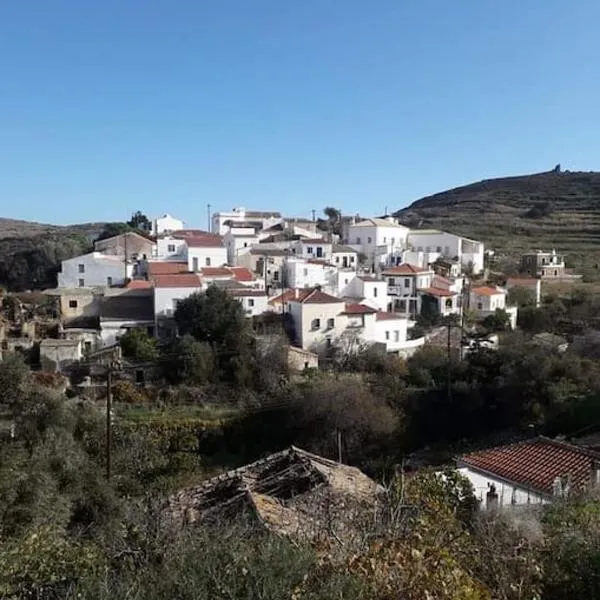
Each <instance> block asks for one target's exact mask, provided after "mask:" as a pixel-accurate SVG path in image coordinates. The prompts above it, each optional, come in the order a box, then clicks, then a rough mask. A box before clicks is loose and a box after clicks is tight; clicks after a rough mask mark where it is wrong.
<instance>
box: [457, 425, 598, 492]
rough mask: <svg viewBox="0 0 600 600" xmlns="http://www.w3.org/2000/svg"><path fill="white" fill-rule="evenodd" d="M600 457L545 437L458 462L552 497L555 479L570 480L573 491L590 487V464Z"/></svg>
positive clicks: (487, 451) (472, 456) (488, 451)
mask: <svg viewBox="0 0 600 600" xmlns="http://www.w3.org/2000/svg"><path fill="white" fill-rule="evenodd" d="M597 460H600V454H599V453H597V452H592V451H590V450H587V449H584V448H581V447H580V446H573V445H572V444H567V443H565V442H559V441H556V440H551V439H548V438H544V437H538V438H534V439H531V440H526V441H524V442H518V443H516V444H510V445H508V446H500V447H498V448H490V449H489V450H482V451H479V452H473V453H472V454H468V455H466V456H463V457H462V458H461V459H460V460H459V466H467V467H470V468H473V469H477V470H479V471H482V472H485V473H489V474H490V475H493V476H495V477H498V478H499V479H505V480H506V481H508V482H511V483H515V484H518V485H519V486H521V487H524V488H531V489H532V490H535V491H538V492H543V493H545V494H551V493H552V483H553V482H554V480H555V479H556V478H557V477H563V476H565V475H570V476H571V486H572V489H573V488H575V489H580V490H581V489H584V488H585V487H586V486H587V485H589V483H590V477H591V471H592V463H593V462H594V461H597Z"/></svg>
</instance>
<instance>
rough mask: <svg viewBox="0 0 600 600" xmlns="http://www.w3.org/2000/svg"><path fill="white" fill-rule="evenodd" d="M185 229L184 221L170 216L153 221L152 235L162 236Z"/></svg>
mask: <svg viewBox="0 0 600 600" xmlns="http://www.w3.org/2000/svg"><path fill="white" fill-rule="evenodd" d="M180 229H183V221H180V220H179V219H176V218H175V217H172V216H171V215H169V214H166V215H163V216H162V217H157V218H156V219H154V220H153V221H152V235H161V234H163V233H172V232H173V231H179V230H180Z"/></svg>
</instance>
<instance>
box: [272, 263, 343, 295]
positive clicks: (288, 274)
mask: <svg viewBox="0 0 600 600" xmlns="http://www.w3.org/2000/svg"><path fill="white" fill-rule="evenodd" d="M284 269H285V278H286V279H285V281H286V283H287V287H291V288H300V289H302V288H312V287H316V286H321V287H322V288H323V291H329V292H335V291H336V288H337V269H336V268H335V267H332V266H327V265H324V264H321V263H313V262H309V261H308V260H304V259H302V258H288V259H287V260H286V261H285V263H284Z"/></svg>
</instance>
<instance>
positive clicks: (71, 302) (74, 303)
mask: <svg viewBox="0 0 600 600" xmlns="http://www.w3.org/2000/svg"><path fill="white" fill-rule="evenodd" d="M69 308H77V300H69Z"/></svg>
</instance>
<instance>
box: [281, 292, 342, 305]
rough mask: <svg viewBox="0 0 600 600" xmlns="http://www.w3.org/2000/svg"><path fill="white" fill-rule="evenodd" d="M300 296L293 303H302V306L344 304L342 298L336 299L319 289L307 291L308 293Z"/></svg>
mask: <svg viewBox="0 0 600 600" xmlns="http://www.w3.org/2000/svg"><path fill="white" fill-rule="evenodd" d="M302 291H304V290H302ZM300 296H301V297H300V298H298V299H294V300H293V301H295V302H300V303H301V304H335V303H337V302H344V301H343V300H342V299H341V298H336V297H335V296H331V295H330V294H326V293H325V292H322V291H321V290H317V289H312V290H307V293H306V292H305V293H303V294H300Z"/></svg>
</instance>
